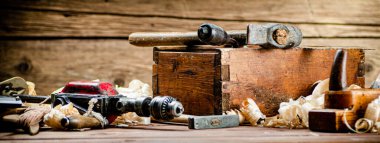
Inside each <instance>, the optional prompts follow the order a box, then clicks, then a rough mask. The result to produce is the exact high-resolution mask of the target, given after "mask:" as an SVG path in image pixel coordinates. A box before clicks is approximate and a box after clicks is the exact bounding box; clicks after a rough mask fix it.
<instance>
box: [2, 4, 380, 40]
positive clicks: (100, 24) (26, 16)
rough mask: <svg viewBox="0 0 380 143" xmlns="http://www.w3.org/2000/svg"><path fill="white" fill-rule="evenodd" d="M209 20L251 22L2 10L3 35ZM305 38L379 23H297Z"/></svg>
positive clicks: (183, 26) (352, 32)
mask: <svg viewBox="0 0 380 143" xmlns="http://www.w3.org/2000/svg"><path fill="white" fill-rule="evenodd" d="M205 22H210V23H214V24H217V25H219V26H221V27H223V28H224V29H226V30H244V29H246V26H247V25H248V24H250V23H261V22H242V21H215V20H198V19H178V18H168V17H135V16H125V15H108V14H106V15H99V14H88V13H67V12H56V11H24V10H0V35H1V37H108V38H127V37H128V35H129V34H130V33H132V32H173V31H196V30H197V28H198V27H199V25H201V24H202V23H205ZM294 25H296V26H298V27H299V28H300V29H301V30H302V32H303V36H304V37H306V38H308V37H309V38H311V37H312V38H316V37H323V38H336V37H340V38H347V37H349V38H360V37H363V38H369V37H372V38H380V32H379V31H380V26H372V25H332V24H294Z"/></svg>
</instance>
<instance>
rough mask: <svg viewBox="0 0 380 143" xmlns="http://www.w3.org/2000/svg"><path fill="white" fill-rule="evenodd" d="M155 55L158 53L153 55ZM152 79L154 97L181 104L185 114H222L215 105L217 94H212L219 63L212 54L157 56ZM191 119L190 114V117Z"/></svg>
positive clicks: (179, 53) (169, 54) (165, 53)
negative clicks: (165, 98)
mask: <svg viewBox="0 0 380 143" xmlns="http://www.w3.org/2000/svg"><path fill="white" fill-rule="evenodd" d="M155 52H158V51H155ZM154 55H156V56H157V58H154V59H157V60H156V61H155V65H154V67H155V68H154V69H155V70H156V72H154V73H155V75H153V78H154V81H156V82H157V83H156V84H155V87H153V93H154V95H170V96H174V97H176V98H178V100H179V101H181V102H182V104H183V105H184V108H185V112H186V113H190V114H192V113H199V112H200V111H202V113H203V115H206V114H210V113H214V112H217V113H219V114H221V113H222V110H221V109H219V108H218V107H219V106H217V105H216V104H218V103H219V101H218V99H221V97H217V96H221V95H220V94H219V95H218V94H214V88H215V86H216V85H215V82H217V81H219V80H220V76H218V74H220V72H219V73H218V72H217V68H218V66H220V63H219V64H218V63H217V62H220V60H218V53H217V52H216V51H210V52H208V51H200V52H171V51H167V52H158V53H157V54H156V53H154ZM193 115H194V114H193Z"/></svg>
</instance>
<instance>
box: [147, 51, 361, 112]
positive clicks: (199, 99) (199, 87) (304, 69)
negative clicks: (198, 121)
mask: <svg viewBox="0 0 380 143" xmlns="http://www.w3.org/2000/svg"><path fill="white" fill-rule="evenodd" d="M335 52H336V49H328V48H293V49H286V50H283V49H260V50H255V49H250V48H235V49H233V48H215V47H187V48H186V47H182V48H180V47H177V48H168V47H161V48H155V49H154V51H153V59H154V62H155V64H154V65H153V83H152V84H153V93H154V95H155V96H156V95H170V96H173V97H175V98H177V99H178V100H179V101H181V102H182V104H183V105H184V108H185V113H186V114H192V115H211V114H216V115H218V114H222V113H223V112H224V111H226V110H230V109H232V108H239V105H240V104H241V101H242V100H243V99H245V98H247V97H250V98H252V99H254V100H255V101H256V103H257V104H258V106H259V108H260V109H261V111H262V112H263V113H264V114H265V115H267V116H272V115H276V114H277V113H278V112H277V110H278V108H279V105H280V103H281V102H283V101H289V99H291V98H292V99H297V98H298V97H300V96H307V95H309V93H310V87H311V86H312V84H313V83H314V82H316V81H317V80H322V79H326V78H328V77H329V76H330V69H331V65H332V62H333V59H334V55H335ZM347 81H348V84H352V83H356V84H358V85H360V86H363V85H364V51H363V50H361V49H348V58H347Z"/></svg>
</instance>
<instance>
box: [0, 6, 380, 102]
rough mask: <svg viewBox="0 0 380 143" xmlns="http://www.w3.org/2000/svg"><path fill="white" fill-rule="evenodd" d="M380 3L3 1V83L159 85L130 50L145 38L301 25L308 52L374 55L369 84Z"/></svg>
mask: <svg viewBox="0 0 380 143" xmlns="http://www.w3.org/2000/svg"><path fill="white" fill-rule="evenodd" d="M379 7H380V0H357V1H352V0H266V1H261V0H191V1H186V0H166V1H157V0H128V1H124V0H91V1H87V0H72V1H66V0H54V1H51V0H38V1H36V0H3V1H2V4H1V5H0V80H4V79H6V78H9V77H12V76H21V77H24V78H26V79H27V80H30V81H33V82H35V83H36V84H37V91H38V92H39V93H40V94H49V93H50V92H51V91H53V90H54V89H56V88H58V87H60V86H63V85H64V83H66V82H68V81H70V80H92V79H101V80H104V81H109V82H115V83H119V84H123V83H125V84H127V83H128V82H129V81H130V80H132V79H140V80H142V81H144V82H148V83H151V64H152V63H153V60H152V49H151V48H140V47H135V46H132V45H130V44H128V35H129V34H130V33H132V32H137V31H195V30H196V29H197V27H198V26H199V25H200V24H202V23H204V22H212V23H215V24H218V25H220V26H222V27H223V28H225V29H227V30H239V29H245V27H246V25H247V24H248V23H268V22H279V23H287V24H294V25H297V26H299V27H300V28H301V29H302V31H303V33H304V40H303V43H302V45H312V46H348V47H357V46H359V47H363V48H371V49H376V50H370V51H367V52H366V54H367V58H366V63H367V73H366V74H367V76H366V77H367V79H368V80H367V85H369V83H370V82H371V81H372V80H373V79H374V78H375V76H376V75H377V74H378V73H379V72H380V57H379V54H380V52H379V50H380V10H379Z"/></svg>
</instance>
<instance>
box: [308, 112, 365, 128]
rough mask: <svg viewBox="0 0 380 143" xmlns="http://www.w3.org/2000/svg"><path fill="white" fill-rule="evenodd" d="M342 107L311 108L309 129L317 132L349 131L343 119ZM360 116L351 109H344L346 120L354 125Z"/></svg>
mask: <svg viewBox="0 0 380 143" xmlns="http://www.w3.org/2000/svg"><path fill="white" fill-rule="evenodd" d="M344 112H345V111H344V109H323V110H311V111H310V112H309V129H310V130H312V131H318V132H349V130H348V128H347V126H346V125H345V123H344V120H343V114H344ZM359 118H360V117H359V116H358V115H357V114H356V112H355V111H353V110H348V111H346V121H347V123H348V124H349V125H350V126H351V127H354V125H355V122H356V120H357V119H359Z"/></svg>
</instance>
